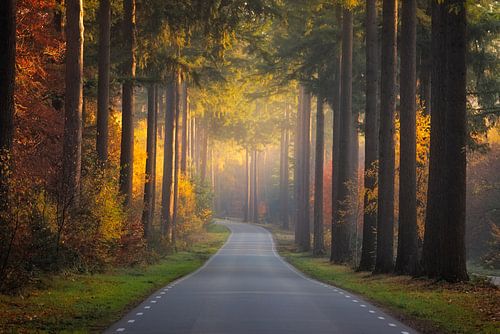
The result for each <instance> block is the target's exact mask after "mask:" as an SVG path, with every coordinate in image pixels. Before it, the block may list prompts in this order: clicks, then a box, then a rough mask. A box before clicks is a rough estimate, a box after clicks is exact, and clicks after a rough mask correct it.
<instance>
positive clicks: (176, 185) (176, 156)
mask: <svg viewBox="0 0 500 334" xmlns="http://www.w3.org/2000/svg"><path fill="white" fill-rule="evenodd" d="M181 99H182V83H181V77H180V72H177V74H176V80H175V109H174V112H175V121H174V122H175V134H174V152H175V154H174V203H173V205H174V208H173V213H172V246H173V247H174V249H176V242H177V213H178V211H179V181H180V170H179V169H180V160H181V148H180V144H181V140H182V138H181V131H182V129H181V124H180V114H181V112H182V110H181V104H182V103H181Z"/></svg>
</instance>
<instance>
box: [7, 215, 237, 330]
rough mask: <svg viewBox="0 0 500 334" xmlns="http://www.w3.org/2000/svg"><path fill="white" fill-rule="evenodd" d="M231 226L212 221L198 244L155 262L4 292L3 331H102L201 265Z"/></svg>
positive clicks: (56, 278)
mask: <svg viewBox="0 0 500 334" xmlns="http://www.w3.org/2000/svg"><path fill="white" fill-rule="evenodd" d="M228 235H229V231H228V230H227V229H226V228H225V227H223V226H219V225H213V224H212V225H209V226H208V227H207V229H206V232H202V233H199V234H196V235H195V236H193V238H194V239H196V242H195V243H193V245H192V246H189V247H188V248H186V249H184V250H181V251H179V252H176V253H174V254H171V255H168V256H165V257H164V258H162V259H160V260H159V261H158V262H156V263H154V264H151V265H139V266H135V267H124V268H114V269H111V270H109V271H106V272H103V273H99V274H95V275H91V274H75V273H68V274H60V275H57V276H50V277H49V276H46V277H41V278H40V279H39V280H38V281H37V282H36V284H34V285H33V286H32V287H31V288H29V289H26V290H25V292H24V293H23V294H22V295H17V296H7V295H0V314H1V317H0V333H4V332H5V333H18V332H19V333H75V332H76V333H88V332H98V331H101V330H103V329H104V328H106V327H107V326H109V325H110V324H112V323H113V322H114V321H116V320H118V319H119V318H120V316H121V315H122V314H123V313H124V311H126V310H128V309H130V308H132V307H134V306H135V305H137V304H138V303H140V302H141V301H142V300H143V299H144V298H146V297H147V296H148V295H149V294H151V293H152V292H153V291H155V290H156V289H158V288H160V287H162V286H164V285H166V284H168V283H170V282H172V281H174V280H176V279H178V278H180V277H182V276H185V275H187V274H189V273H191V272H193V271H195V270H196V269H198V268H199V267H200V266H201V265H202V264H203V263H204V262H205V261H206V260H207V259H208V258H209V257H210V256H211V255H213V254H214V253H215V252H216V251H217V250H218V249H219V248H220V247H221V246H222V244H223V243H224V242H225V240H226V239H227V237H228Z"/></svg>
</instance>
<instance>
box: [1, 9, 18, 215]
mask: <svg viewBox="0 0 500 334" xmlns="http://www.w3.org/2000/svg"><path fill="white" fill-rule="evenodd" d="M15 76H16V1H15V0H6V1H2V2H1V3H0V212H2V211H5V210H7V208H8V199H7V198H8V197H7V196H8V191H9V186H8V173H9V172H10V168H11V166H10V165H11V164H10V161H9V159H10V157H9V155H10V150H11V148H12V137H13V135H14V128H13V118H14V108H15V106H14V88H15V81H16V80H15ZM0 219H1V218H0Z"/></svg>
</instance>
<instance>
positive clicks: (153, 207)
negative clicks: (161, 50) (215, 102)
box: [150, 85, 161, 224]
mask: <svg viewBox="0 0 500 334" xmlns="http://www.w3.org/2000/svg"><path fill="white" fill-rule="evenodd" d="M154 95H155V110H154V113H155V124H154V130H153V133H154V135H153V140H154V142H153V171H152V174H151V183H152V188H153V189H152V191H151V192H152V196H151V218H150V221H151V224H153V223H154V221H155V212H156V161H157V152H158V150H157V146H158V110H160V101H159V100H160V98H161V94H160V89H159V85H155V89H154Z"/></svg>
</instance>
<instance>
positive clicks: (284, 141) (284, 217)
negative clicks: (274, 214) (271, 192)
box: [280, 106, 289, 230]
mask: <svg viewBox="0 0 500 334" xmlns="http://www.w3.org/2000/svg"><path fill="white" fill-rule="evenodd" d="M287 108H288V106H287ZM288 142H289V133H288V109H287V110H285V123H284V126H283V128H282V130H281V164H280V216H281V227H282V228H283V229H285V230H288V228H289V222H288V182H289V180H288Z"/></svg>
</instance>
